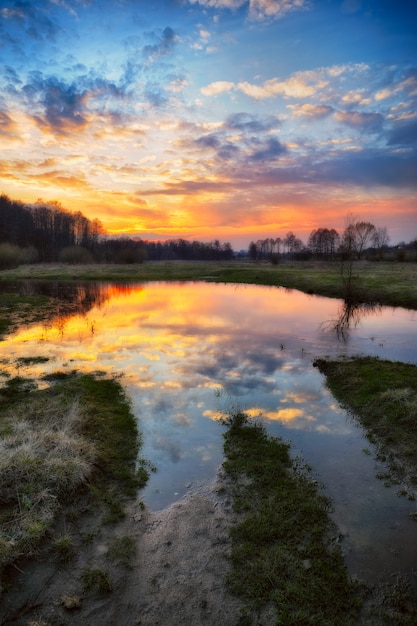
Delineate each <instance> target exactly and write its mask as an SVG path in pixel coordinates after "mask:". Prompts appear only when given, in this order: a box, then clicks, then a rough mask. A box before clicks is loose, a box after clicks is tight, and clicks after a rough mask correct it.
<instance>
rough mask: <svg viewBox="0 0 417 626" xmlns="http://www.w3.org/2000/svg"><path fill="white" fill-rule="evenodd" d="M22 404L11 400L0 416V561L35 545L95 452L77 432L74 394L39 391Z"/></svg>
mask: <svg viewBox="0 0 417 626" xmlns="http://www.w3.org/2000/svg"><path fill="white" fill-rule="evenodd" d="M25 404H26V403H25ZM25 404H22V403H18V405H13V406H12V407H11V408H10V409H9V410H8V411H7V412H6V413H5V415H4V416H3V419H2V422H3V428H4V429H5V430H6V433H7V434H5V435H4V436H3V438H2V439H1V440H0V507H1V509H0V510H1V515H0V521H1V534H0V567H2V566H4V565H6V564H7V563H9V562H11V561H12V560H14V559H16V558H17V557H19V556H22V555H30V554H32V553H33V551H34V550H36V547H37V545H38V543H39V540H40V539H41V538H42V536H43V535H44V534H45V533H46V531H47V530H48V528H49V526H50V524H51V522H52V520H53V519H54V516H55V513H56V511H57V509H58V507H59V505H60V503H61V502H62V501H63V500H65V499H66V498H68V497H69V496H70V495H71V494H72V493H73V492H74V491H75V490H76V489H78V488H79V487H80V485H82V484H83V483H84V482H85V481H86V479H87V478H88V476H89V475H90V474H91V471H92V464H93V461H94V458H95V450H94V446H93V445H92V444H91V443H90V442H89V441H87V440H86V439H85V437H83V436H82V435H81V434H80V432H79V429H80V424H81V419H80V409H79V403H78V400H76V399H75V400H72V402H71V404H69V405H68V399H67V398H66V397H65V396H62V395H58V396H57V397H45V396H41V397H39V398H31V402H30V404H29V405H26V406H25Z"/></svg>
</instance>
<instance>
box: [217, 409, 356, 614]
mask: <svg viewBox="0 0 417 626" xmlns="http://www.w3.org/2000/svg"><path fill="white" fill-rule="evenodd" d="M224 440H225V441H224V451H225V456H226V461H225V462H224V467H225V469H226V471H227V472H228V473H229V474H230V475H231V476H232V477H233V478H234V481H235V488H234V505H235V508H236V509H237V511H238V512H240V513H241V519H240V521H239V522H238V523H237V524H236V525H235V526H234V527H233V528H232V529H231V538H232V554H231V562H232V572H231V574H230V576H229V579H228V582H229V585H230V588H231V590H232V592H233V593H235V594H237V595H238V596H239V597H241V598H242V599H243V600H244V601H245V603H246V605H247V607H246V608H247V610H248V611H261V609H262V608H264V607H266V606H268V605H271V604H272V605H273V606H274V607H275V611H276V615H277V621H276V623H277V624H306V625H307V624H321V625H323V626H324V625H327V624H328V625H329V626H330V625H332V626H334V625H336V624H346V623H348V622H347V619H348V618H352V619H354V618H355V616H357V614H358V610H359V605H360V603H359V601H358V595H357V591H358V588H357V585H356V584H354V583H353V582H352V581H351V580H350V578H349V576H348V574H347V570H346V567H345V564H344V561H343V556H342V553H341V549H340V546H339V544H338V543H337V542H336V540H335V538H336V537H337V532H336V529H335V527H334V525H333V523H332V522H331V520H330V517H329V511H330V508H331V503H330V501H329V499H328V498H326V497H325V496H324V495H323V494H322V493H321V492H320V491H319V489H318V487H317V483H316V481H313V480H312V478H311V477H310V475H309V473H308V471H307V470H306V468H305V467H301V466H300V464H299V463H298V462H296V461H293V460H292V459H291V457H290V454H289V445H288V444H286V443H284V442H283V441H282V440H281V439H277V438H274V437H270V436H268V434H267V433H266V431H265V429H264V427H263V426H262V425H260V424H258V423H254V422H250V421H249V420H248V419H247V418H246V416H245V415H244V414H243V413H238V414H236V415H234V416H232V417H231V418H230V419H229V421H228V430H227V432H226V433H225V435H224Z"/></svg>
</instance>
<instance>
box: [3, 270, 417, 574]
mask: <svg viewBox="0 0 417 626" xmlns="http://www.w3.org/2000/svg"><path fill="white" fill-rule="evenodd" d="M24 289H25V290H26V291H27V292H30V291H38V292H40V293H52V292H53V294H54V295H55V296H59V297H60V302H62V307H61V312H60V314H59V315H57V316H53V315H51V319H50V320H49V321H48V322H47V323H43V324H40V325H31V326H28V327H25V328H22V329H20V330H19V331H18V332H16V333H15V334H14V335H11V336H7V337H6V338H5V339H4V341H2V342H1V343H0V359H1V362H2V368H3V371H9V372H10V373H12V374H14V375H15V374H16V372H18V373H20V374H21V375H23V376H34V377H38V376H40V375H43V374H45V373H49V372H52V371H55V370H67V371H70V370H72V369H79V370H83V371H88V372H91V371H96V370H101V371H106V372H109V373H116V374H121V375H122V382H123V384H124V386H125V388H126V390H127V392H128V394H129V396H130V398H131V400H132V406H133V409H134V412H135V414H136V416H137V418H138V423H139V428H140V430H141V431H142V433H143V435H144V447H143V449H142V454H143V456H144V457H145V458H147V459H149V460H150V461H151V462H152V463H153V464H154V465H155V466H156V468H157V471H156V472H155V473H154V474H152V476H151V479H150V481H149V484H148V486H147V487H146V489H145V490H144V492H143V494H142V496H143V499H144V500H145V502H146V503H147V505H148V506H149V507H150V508H152V509H160V508H163V507H165V506H167V505H169V504H170V503H172V502H174V501H175V500H177V499H179V498H181V497H182V496H183V495H184V494H185V493H186V492H187V490H188V489H190V488H191V487H192V486H195V485H196V484H198V483H199V482H200V481H205V480H208V479H211V478H212V477H214V476H215V473H216V470H217V468H218V466H219V465H220V463H221V462H222V433H223V427H222V426H221V425H219V423H218V418H219V417H220V416H221V415H224V413H225V412H228V411H229V412H230V411H233V410H236V409H238V410H243V411H245V412H246V413H247V414H249V415H250V416H254V417H256V416H260V418H261V419H262V420H263V421H264V422H265V424H266V426H267V428H268V430H269V432H270V433H271V434H274V435H279V436H282V437H283V438H284V439H286V440H289V441H291V443H292V446H293V453H294V454H299V455H301V456H302V457H303V458H304V459H305V460H306V461H307V462H308V463H309V464H310V465H311V466H312V467H313V468H314V471H315V473H316V474H317V478H318V480H319V481H320V482H322V483H323V484H324V489H325V491H326V493H327V494H328V495H330V497H331V498H332V499H333V502H334V513H333V516H334V519H335V521H336V523H337V524H338V526H339V528H340V531H341V533H342V534H343V536H344V539H343V546H344V548H345V550H346V559H347V564H348V567H349V568H350V571H351V572H353V573H356V574H358V575H360V576H361V577H363V578H365V579H366V580H368V581H373V580H375V579H377V577H378V576H379V574H380V573H382V572H383V571H384V570H386V571H402V572H405V573H408V574H409V575H412V576H414V573H413V568H414V566H415V565H416V564H417V541H416V539H417V524H416V523H415V522H413V521H412V519H411V517H410V513H412V512H414V511H415V509H416V504H415V503H413V502H409V501H408V500H406V499H405V498H400V497H398V495H397V493H396V488H387V487H385V486H384V485H383V483H382V481H380V480H378V479H377V478H376V473H377V472H378V469H379V468H378V466H377V463H376V462H375V460H374V458H373V454H372V446H371V445H370V444H369V443H368V442H367V440H366V439H365V438H364V436H363V434H362V431H361V430H360V428H358V426H357V425H356V424H355V423H354V422H353V420H352V419H351V418H350V416H349V415H348V414H347V413H346V412H345V411H344V410H343V409H341V407H340V406H339V405H338V404H337V402H336V401H335V400H334V398H333V397H332V395H331V394H330V392H329V391H328V389H327V388H326V386H325V379H324V377H323V376H322V375H321V374H320V373H319V372H318V371H317V369H316V368H315V367H314V366H313V363H314V360H315V359H316V358H317V357H328V356H330V357H339V356H349V355H359V354H361V355H374V356H379V357H381V358H386V359H393V360H401V361H406V362H411V363H415V362H416V359H417V356H416V348H415V346H416V343H415V338H416V331H417V314H416V312H413V311H408V310H405V309H400V308H397V309H392V308H387V307H379V308H377V309H375V308H374V309H372V308H370V307H363V308H360V309H357V310H355V311H346V309H344V308H343V303H341V302H340V301H338V300H335V299H329V298H322V297H318V296H309V295H306V294H303V293H300V292H298V291H295V290H293V291H289V290H285V289H282V288H267V287H259V286H241V285H230V284H229V285H222V284H207V283H183V282H181V283H171V282H170V283H163V282H159V283H143V284H135V285H132V284H129V285H126V284H123V285H117V284H77V285H73V286H72V287H69V286H64V285H60V284H53V285H51V284H39V285H35V284H33V283H31V284H26V285H25V287H24ZM28 355H30V356H31V357H35V356H42V357H48V358H49V361H48V362H46V363H42V364H37V365H30V366H25V365H22V362H19V361H18V359H19V358H21V357H27V356H28ZM369 451H370V452H371V454H369ZM414 578H415V577H414Z"/></svg>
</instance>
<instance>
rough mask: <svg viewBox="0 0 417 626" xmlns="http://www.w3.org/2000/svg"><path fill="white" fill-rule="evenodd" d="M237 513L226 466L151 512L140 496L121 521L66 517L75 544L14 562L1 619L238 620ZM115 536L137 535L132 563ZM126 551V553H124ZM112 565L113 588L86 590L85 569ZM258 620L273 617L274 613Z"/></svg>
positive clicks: (125, 624)
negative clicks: (234, 581)
mask: <svg viewBox="0 0 417 626" xmlns="http://www.w3.org/2000/svg"><path fill="white" fill-rule="evenodd" d="M235 521H236V518H235V513H234V512H233V507H232V498H231V485H230V482H229V479H228V478H227V477H226V475H225V474H224V472H223V470H220V471H219V473H218V475H217V477H216V479H215V481H213V482H212V483H210V484H209V485H200V486H193V487H191V488H190V490H189V492H188V493H187V495H186V496H185V497H184V498H183V499H182V500H180V501H178V502H176V503H175V504H173V505H171V506H170V507H169V508H166V509H164V510H162V511H158V512H151V511H149V510H147V509H146V508H145V509H143V507H142V506H141V505H140V501H139V500H138V501H135V502H134V503H132V504H131V505H129V506H128V508H127V515H126V518H125V519H124V520H123V521H122V522H121V523H119V524H117V525H116V526H108V525H103V524H102V521H101V519H100V514H99V513H98V512H97V513H96V514H91V512H90V513H87V514H84V515H81V516H80V517H79V518H78V519H77V520H76V521H74V522H68V519H66V520H65V523H64V522H62V521H61V528H58V529H57V535H59V533H61V535H62V534H63V533H65V534H67V535H68V534H69V535H71V537H74V541H75V543H76V553H75V556H74V558H73V559H71V560H70V561H69V562H67V563H62V562H60V561H59V559H57V554H56V551H54V549H53V548H52V547H51V546H50V545H49V547H47V548H46V547H45V548H44V549H43V551H41V552H40V553H39V554H38V555H37V557H36V559H35V560H32V561H29V562H25V563H19V565H18V567H14V568H12V570H11V573H12V580H11V586H10V589H9V590H8V591H7V593H5V594H3V595H2V601H1V606H0V623H1V624H2V625H3V624H4V625H6V624H16V625H22V626H23V625H24V626H35V625H36V626H41V625H42V626H50V625H51V626H52V625H54V626H55V625H66V624H72V625H73V624H86V625H87V624H88V626H106V625H108V626H114V625H116V624H117V625H118V626H136V625H149V626H151V625H152V626H156V625H160V626H165V625H166V626H168V625H169V626H176V625H178V626H179V625H181V626H187V625H189V626H198V625H199V624H207V625H213V626H214V625H220V624H221V625H222V626H236V625H237V624H239V622H240V620H241V617H242V613H241V602H240V601H239V600H238V599H236V598H234V597H232V596H230V595H229V594H228V592H227V590H226V576H227V572H228V571H229V561H228V555H229V554H230V539H229V528H230V525H231V524H232V523H234V522H235ZM115 536H118V537H123V536H128V537H131V538H132V539H133V546H134V547H133V549H132V551H131V554H130V555H129V558H128V561H129V562H128V563H126V558H124V559H123V560H124V561H125V562H124V563H121V562H119V561H118V559H117V557H114V555H113V557H111V556H110V553H109V546H110V545H111V543H112V541H114V538H115ZM125 557H126V555H125ZM87 567H88V568H98V569H100V570H102V571H104V572H105V573H106V583H110V584H111V590H108V589H106V590H101V591H100V590H99V589H98V588H95V589H92V590H90V591H86V590H85V586H84V584H83V572H84V571H85V568H87ZM256 622H257V623H262V624H268V623H271V624H272V623H273V622H274V620H273V616H272V615H271V616H270V619H268V616H267V615H264V617H263V619H262V620H261V621H260V622H258V620H256Z"/></svg>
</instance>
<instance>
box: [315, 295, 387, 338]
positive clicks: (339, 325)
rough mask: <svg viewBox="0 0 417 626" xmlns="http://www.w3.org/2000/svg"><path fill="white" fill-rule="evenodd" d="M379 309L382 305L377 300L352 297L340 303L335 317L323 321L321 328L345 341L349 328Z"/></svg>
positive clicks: (380, 309)
mask: <svg viewBox="0 0 417 626" xmlns="http://www.w3.org/2000/svg"><path fill="white" fill-rule="evenodd" d="M381 311H382V305H381V304H379V303H377V302H358V301H357V300H354V299H353V300H352V299H346V300H344V301H343V303H342V304H341V306H340V308H339V312H338V315H337V317H336V319H333V320H329V321H327V322H324V323H323V324H322V330H323V331H324V332H327V333H334V334H335V335H336V337H337V339H338V340H339V341H343V342H344V343H347V342H348V341H349V331H350V329H351V328H356V326H357V325H358V324H359V322H360V321H361V319H363V318H364V317H366V316H368V315H374V314H375V313H380V312H381Z"/></svg>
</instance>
